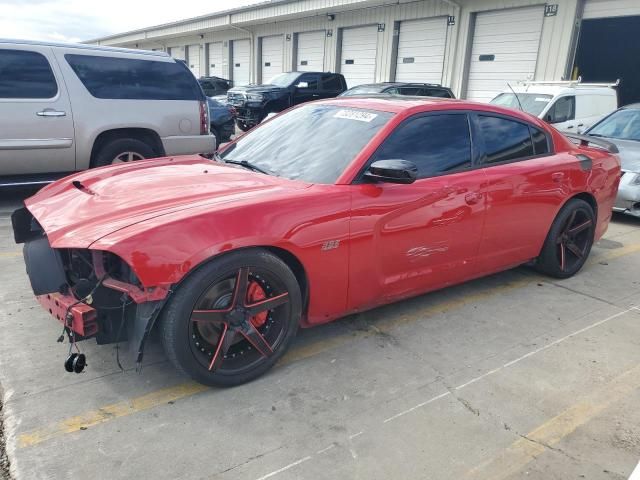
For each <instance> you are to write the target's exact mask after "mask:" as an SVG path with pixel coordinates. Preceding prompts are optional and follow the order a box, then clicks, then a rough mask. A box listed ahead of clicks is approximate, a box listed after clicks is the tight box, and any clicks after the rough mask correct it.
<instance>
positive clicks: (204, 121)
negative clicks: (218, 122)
mask: <svg viewBox="0 0 640 480" xmlns="http://www.w3.org/2000/svg"><path fill="white" fill-rule="evenodd" d="M208 134H209V105H207V102H206V101H204V100H201V101H200V135H208Z"/></svg>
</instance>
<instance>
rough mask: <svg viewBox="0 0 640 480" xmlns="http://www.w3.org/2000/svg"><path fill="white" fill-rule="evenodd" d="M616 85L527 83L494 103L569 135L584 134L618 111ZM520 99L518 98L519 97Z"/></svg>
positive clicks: (502, 94)
mask: <svg viewBox="0 0 640 480" xmlns="http://www.w3.org/2000/svg"><path fill="white" fill-rule="evenodd" d="M616 85H617V83H616V84H596V83H581V82H579V81H574V82H523V83H521V84H519V85H515V86H513V90H511V89H507V90H505V91H504V92H502V93H500V94H499V95H497V96H496V97H495V98H494V99H493V100H491V103H492V104H493V105H499V106H501V107H510V108H515V109H520V108H522V110H524V111H525V112H527V113H530V114H531V115H535V116H536V117H538V118H541V119H543V120H544V121H545V122H547V123H550V124H552V125H553V126H554V127H556V128H557V129H558V130H560V131H563V132H568V133H572V132H573V133H582V132H584V131H585V130H587V129H588V128H589V127H590V126H591V125H593V124H594V123H596V122H597V121H598V120H600V119H601V118H602V117H604V116H605V115H607V114H609V113H611V112H612V111H614V110H615V109H616V108H618V92H617V91H616V89H615V87H616ZM516 96H517V98H516Z"/></svg>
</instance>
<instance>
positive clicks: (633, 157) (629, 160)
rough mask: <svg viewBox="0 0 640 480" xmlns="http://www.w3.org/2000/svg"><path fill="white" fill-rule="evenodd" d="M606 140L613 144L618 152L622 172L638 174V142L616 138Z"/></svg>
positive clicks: (639, 164)
mask: <svg viewBox="0 0 640 480" xmlns="http://www.w3.org/2000/svg"><path fill="white" fill-rule="evenodd" d="M606 140H607V141H608V142H611V143H613V144H615V145H616V146H617V147H618V150H620V153H619V154H618V155H619V156H620V163H621V166H622V170H626V171H629V172H637V173H640V142H636V141H634V140H619V139H617V138H607V139H606Z"/></svg>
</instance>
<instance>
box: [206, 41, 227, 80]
mask: <svg viewBox="0 0 640 480" xmlns="http://www.w3.org/2000/svg"><path fill="white" fill-rule="evenodd" d="M223 63H224V55H223V50H222V42H213V43H210V44H209V76H210V77H222V78H226V76H227V73H226V72H225V69H224V68H223Z"/></svg>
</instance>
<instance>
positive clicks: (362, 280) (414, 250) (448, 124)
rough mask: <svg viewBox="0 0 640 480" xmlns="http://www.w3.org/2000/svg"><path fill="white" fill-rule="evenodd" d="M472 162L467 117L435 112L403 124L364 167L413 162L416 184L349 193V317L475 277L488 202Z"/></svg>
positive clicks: (359, 184) (362, 184)
mask: <svg viewBox="0 0 640 480" xmlns="http://www.w3.org/2000/svg"><path fill="white" fill-rule="evenodd" d="M474 156H475V153H474V150H473V147H472V142H471V136H470V123H469V118H468V115H467V114H466V113H464V112H462V113H460V112H444V113H443V112H438V113H432V114H420V115H416V116H414V117H411V118H410V119H408V120H406V121H404V122H403V123H402V124H400V125H399V126H398V127H397V128H396V129H395V130H394V131H393V132H392V133H391V135H390V136H389V137H388V138H387V139H386V140H385V141H384V143H383V144H382V145H381V146H380V147H379V148H378V150H377V151H376V152H375V153H374V155H373V156H372V158H371V159H369V163H368V164H371V163H372V162H374V161H376V160H386V159H404V160H409V161H412V162H413V163H415V164H416V166H417V167H418V179H417V180H416V181H415V182H414V183H413V184H409V185H403V184H393V183H368V182H367V181H366V179H365V178H364V177H362V178H361V179H359V180H358V181H356V184H354V185H353V206H352V217H351V254H350V268H349V279H350V280H349V306H350V309H360V308H368V307H373V306H376V305H379V304H384V303H387V302H389V301H392V300H397V299H400V298H404V297H409V296H412V295H415V294H418V293H421V292H426V291H429V290H434V289H437V288H442V287H445V286H447V285H451V284H454V283H459V282H461V281H464V280H467V279H470V278H472V277H473V276H474V275H476V273H477V266H476V257H477V254H478V248H479V245H480V239H481V236H482V229H483V222H484V217H485V203H486V202H485V192H484V188H485V185H484V173H483V171H482V170H480V169H478V170H475V169H473V168H472V165H474V164H475V161H474V160H475V159H474Z"/></svg>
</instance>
